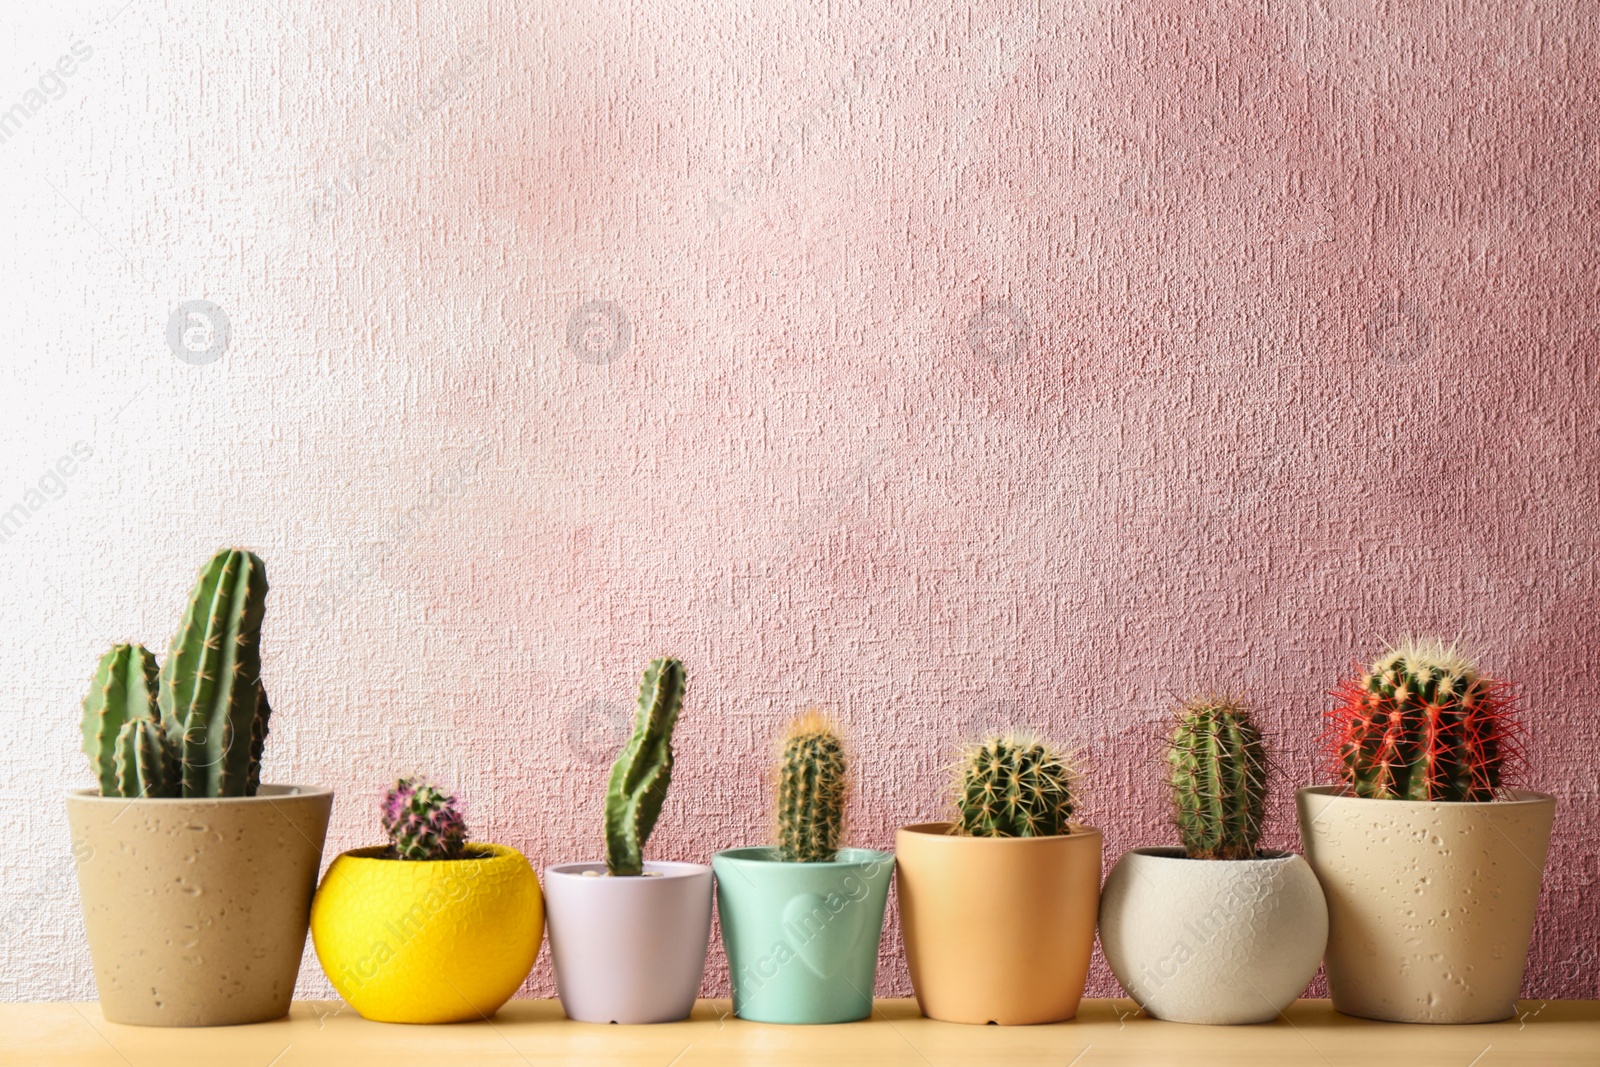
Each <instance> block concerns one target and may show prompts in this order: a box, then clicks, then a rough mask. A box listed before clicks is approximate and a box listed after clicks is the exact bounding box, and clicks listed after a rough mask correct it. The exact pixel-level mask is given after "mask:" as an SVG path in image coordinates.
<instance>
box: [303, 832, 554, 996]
mask: <svg viewBox="0 0 1600 1067" xmlns="http://www.w3.org/2000/svg"><path fill="white" fill-rule="evenodd" d="M467 850H468V855H467V857H466V858H464V859H459V860H396V859H387V858H385V855H386V853H387V851H388V850H387V849H386V848H383V847H378V848H358V849H353V850H352V851H350V852H346V853H344V854H342V855H340V856H339V858H338V859H336V860H334V861H333V863H332V865H331V866H329V868H328V873H327V875H326V876H325V877H324V878H323V879H322V885H321V887H320V888H318V890H317V896H316V899H315V900H314V901H313V902H312V904H311V939H312V942H313V943H314V944H315V945H316V948H317V959H318V960H320V961H321V962H322V969H323V970H324V971H326V972H327V975H328V978H329V980H331V981H332V982H333V987H334V988H335V989H337V990H338V991H339V995H340V996H341V997H343V998H344V999H345V1000H346V1001H348V1002H349V1004H350V1006H351V1007H352V1008H355V1009H356V1011H358V1012H360V1013H361V1017H362V1018H364V1019H371V1020H373V1021H375V1022H384V1023H454V1022H465V1021H467V1020H471V1019H487V1018H488V1017H489V1016H491V1015H493V1014H494V1013H495V1012H496V1011H498V1010H500V1006H501V1005H502V1004H504V1003H505V1002H506V1001H507V1000H509V999H511V994H513V993H515V992H516V991H517V987H518V986H520V985H522V982H523V979H525V978H527V977H528V972H529V971H530V970H532V969H533V961H534V960H535V959H536V958H537V957H538V955H539V941H540V939H541V938H542V937H543V936H544V901H543V898H542V897H541V896H540V893H539V879H538V877H537V876H535V875H534V873H533V868H532V867H530V866H529V865H528V861H527V860H526V859H524V858H523V855H522V853H520V852H518V851H517V850H516V849H514V848H506V847H505V846H504V845H480V844H472V845H468V846H467Z"/></svg>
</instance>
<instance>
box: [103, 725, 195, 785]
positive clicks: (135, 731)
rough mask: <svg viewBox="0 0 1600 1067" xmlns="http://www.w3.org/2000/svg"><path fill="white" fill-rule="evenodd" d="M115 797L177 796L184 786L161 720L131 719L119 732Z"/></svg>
mask: <svg viewBox="0 0 1600 1067" xmlns="http://www.w3.org/2000/svg"><path fill="white" fill-rule="evenodd" d="M116 748H117V754H116V768H115V769H116V776H117V791H116V793H115V794H113V795H115V796H122V797H175V796H177V795H178V791H179V789H180V787H181V786H182V782H181V781H180V780H179V778H178V769H177V765H176V761H175V760H174V759H173V751H172V746H171V745H169V744H168V743H167V735H166V731H165V730H163V729H162V728H161V722H160V721H159V720H157V719H153V718H148V717H147V718H142V719H129V720H128V721H127V722H125V723H123V724H122V729H121V730H119V731H118V732H117V746H116Z"/></svg>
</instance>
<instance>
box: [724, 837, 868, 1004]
mask: <svg viewBox="0 0 1600 1067" xmlns="http://www.w3.org/2000/svg"><path fill="white" fill-rule="evenodd" d="M711 865H712V867H713V868H714V869H715V871H716V875H717V911H718V914H719V915H721V917H722V942H723V946H724V947H725V948H726V949H727V952H728V970H729V972H730V976H731V978H732V984H733V1013H734V1014H735V1015H737V1016H738V1017H739V1018H741V1019H749V1020H752V1021H754V1022H763V1023H848V1022H855V1021H857V1020H859V1019H865V1018H867V1017H868V1016H870V1015H871V1014H872V989H873V985H874V983H875V982H876V980H877V973H878V944H879V941H880V940H881V939H882V937H883V912H884V907H885V905H886V904H887V902H888V898H889V882H890V879H891V877H892V876H893V874H894V866H895V857H894V853H892V852H879V851H876V850H874V849H864V848H844V849H840V850H839V852H838V855H836V856H835V857H834V858H833V860H832V861H830V862H827V863H786V862H784V861H782V860H779V859H778V858H777V854H776V852H775V850H774V849H772V848H766V847H761V848H736V849H728V850H727V851H724V852H719V853H717V854H716V855H715V856H713V857H712V859H711Z"/></svg>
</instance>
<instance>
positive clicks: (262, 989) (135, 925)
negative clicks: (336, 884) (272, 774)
mask: <svg viewBox="0 0 1600 1067" xmlns="http://www.w3.org/2000/svg"><path fill="white" fill-rule="evenodd" d="M332 807H333V793H332V792H331V791H330V790H327V789H317V788H310V787H305V786H292V785H263V786H262V787H261V791H260V793H259V794H258V795H256V796H254V797H226V798H218V799H194V800H178V799H172V800H165V799H162V800H157V799H139V800H125V799H123V798H121V797H102V796H99V795H97V794H95V793H94V792H93V791H83V792H78V793H73V794H71V795H69V796H68V797H67V819H68V821H69V822H70V824H71V826H72V849H73V853H74V855H76V856H77V858H78V891H79V894H80V895H81V896H82V898H83V922H84V926H85V927H86V928H87V930H88V934H89V953H90V955H91V956H92V957H93V959H94V979H95V985H96V987H97V988H98V989H99V991H100V1009H101V1012H102V1013H103V1014H104V1015H105V1017H106V1019H107V1020H109V1021H111V1022H114V1023H131V1024H134V1025H136V1026H224V1025H229V1024H233V1023H254V1022H263V1021H265V1020H268V1019H277V1018H279V1017H281V1016H283V1015H286V1014H287V1013H288V1011H289V1000H290V997H292V996H293V994H294V981H295V975H296V974H297V973H298V971H299V969H300V957H301V953H302V952H303V951H304V949H305V943H306V924H307V922H308V921H309V919H310V912H311V897H312V894H313V892H315V890H316V887H317V867H318V865H319V864H320V863H321V861H322V841H323V837H324V835H325V834H326V833H327V829H328V813H329V811H330V810H331V809H332Z"/></svg>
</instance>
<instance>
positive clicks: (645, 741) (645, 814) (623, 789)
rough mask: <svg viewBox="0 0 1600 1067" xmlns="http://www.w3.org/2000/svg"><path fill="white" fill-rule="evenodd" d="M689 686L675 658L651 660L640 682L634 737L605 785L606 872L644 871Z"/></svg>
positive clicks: (664, 794) (626, 745)
mask: <svg viewBox="0 0 1600 1067" xmlns="http://www.w3.org/2000/svg"><path fill="white" fill-rule="evenodd" d="M686 685H687V679H686V677H685V674H684V670H683V664H682V663H681V662H679V661H678V660H676V659H671V658H665V659H657V660H651V661H650V665H649V666H648V667H646V668H645V671H644V677H643V678H641V679H640V681H639V702H638V711H637V713H636V714H635V716H634V722H633V735H632V736H631V737H629V738H628V741H627V743H626V744H625V745H624V746H623V748H622V753H621V754H620V755H619V756H617V760H616V762H615V763H613V764H612V765H611V780H610V781H609V782H608V783H607V785H606V870H607V871H609V872H610V873H611V874H613V875H624V876H626V875H638V874H643V873H644V846H645V842H646V840H648V839H649V837H650V831H652V830H654V829H655V826H656V819H657V818H658V817H659V816H660V815H661V805H662V803H663V802H664V801H665V800H666V798H667V786H668V785H670V784H671V783H672V729H673V727H674V726H676V725H677V724H678V712H679V710H681V709H682V707H683V693H684V689H685V688H686Z"/></svg>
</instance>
